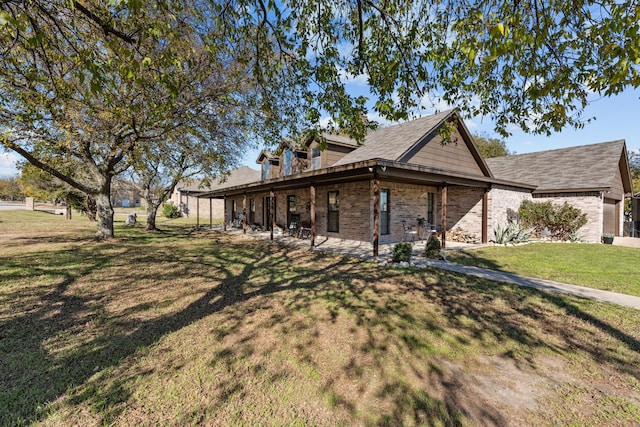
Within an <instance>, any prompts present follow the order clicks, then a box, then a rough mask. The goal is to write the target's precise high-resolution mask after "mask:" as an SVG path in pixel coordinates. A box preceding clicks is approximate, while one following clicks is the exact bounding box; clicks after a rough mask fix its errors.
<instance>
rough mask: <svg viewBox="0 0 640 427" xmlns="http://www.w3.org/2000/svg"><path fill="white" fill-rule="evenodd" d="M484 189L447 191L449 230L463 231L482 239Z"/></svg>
mask: <svg viewBox="0 0 640 427" xmlns="http://www.w3.org/2000/svg"><path fill="white" fill-rule="evenodd" d="M483 195H484V188H474V187H449V188H448V189H447V230H454V229H456V228H459V229H461V230H462V231H464V232H465V233H467V234H469V235H472V236H474V237H475V238H476V239H478V241H481V239H482V198H483Z"/></svg>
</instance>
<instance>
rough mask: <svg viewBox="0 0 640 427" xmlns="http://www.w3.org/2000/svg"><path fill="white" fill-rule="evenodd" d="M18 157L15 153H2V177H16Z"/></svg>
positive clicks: (0, 172) (0, 164)
mask: <svg viewBox="0 0 640 427" xmlns="http://www.w3.org/2000/svg"><path fill="white" fill-rule="evenodd" d="M17 161H18V156H17V155H15V154H13V153H0V176H5V177H6V176H15V175H17V174H18V169H17V168H16V162H17Z"/></svg>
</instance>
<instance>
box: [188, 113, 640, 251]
mask: <svg viewBox="0 0 640 427" xmlns="http://www.w3.org/2000/svg"><path fill="white" fill-rule="evenodd" d="M445 134H448V135H449V136H448V137H447V138H446V140H445V138H444V137H443V135H445ZM616 147H618V149H619V151H618V152H616V153H613V150H609V151H604V152H597V153H596V152H593V154H594V155H599V156H600V155H602V156H605V157H604V158H601V161H604V162H611V161H612V158H611V156H612V155H613V154H615V156H614V157H615V158H614V159H613V161H614V163H615V164H616V165H618V166H619V174H618V175H615V176H618V177H619V181H620V183H619V184H614V181H615V179H614V178H615V177H612V179H611V180H610V181H611V182H610V183H608V184H607V185H605V183H601V185H600V186H598V187H594V188H586V187H585V188H582V187H577V188H576V189H575V191H574V192H568V191H566V192H565V191H564V190H563V191H560V189H559V188H551V187H550V186H549V185H547V184H546V182H541V184H543V186H542V187H541V190H543V192H541V193H539V194H544V195H545V196H546V197H554V196H555V195H556V194H558V193H562V194H563V197H569V196H570V195H572V194H574V193H576V194H578V193H579V194H589V195H591V194H592V193H595V192H598V191H601V192H602V194H610V196H607V197H604V196H602V209H603V211H604V209H605V208H604V206H605V204H609V201H610V200H611V201H615V202H616V203H617V201H619V198H620V197H623V195H624V194H627V193H629V192H630V191H629V185H628V182H627V177H628V176H629V174H628V162H626V157H624V156H626V151H625V149H624V142H622V145H620V144H618V145H616ZM322 148H323V149H322ZM276 153H280V154H274V153H272V152H267V151H263V152H262V153H261V154H260V156H259V157H258V160H257V162H258V164H260V166H261V172H260V177H259V179H258V180H256V181H254V182H250V183H245V184H240V185H235V186H226V187H225V188H221V189H215V190H212V191H208V192H204V193H202V194H200V195H198V197H200V198H205V199H206V198H208V199H222V200H224V212H225V219H226V220H227V222H228V221H229V220H231V219H234V218H236V217H237V216H238V213H239V212H240V213H242V214H243V216H242V217H243V218H247V221H248V222H249V223H250V224H256V225H260V226H262V227H263V228H266V229H271V230H273V229H274V227H273V226H274V225H279V226H280V227H285V228H286V227H287V225H288V224H290V223H292V222H296V223H298V224H299V225H301V226H303V227H305V228H308V229H310V235H311V242H310V243H311V245H312V246H314V244H315V238H316V236H323V237H336V238H341V239H349V240H357V241H365V242H371V243H372V244H373V252H374V256H377V253H378V245H379V244H380V243H391V242H398V241H401V240H403V239H404V238H405V237H406V236H405V235H406V233H405V228H404V225H405V224H406V225H408V226H412V227H416V226H418V224H419V223H420V222H421V221H420V220H423V221H424V222H426V223H427V224H429V225H430V226H431V227H434V228H435V229H436V230H438V231H440V233H441V240H442V244H443V246H446V241H447V232H448V231H450V230H453V229H461V230H464V232H465V233H466V234H467V235H471V236H474V237H475V238H476V239H477V240H478V241H480V242H487V241H488V239H489V236H490V235H492V234H493V230H494V228H495V227H496V226H497V225H499V224H506V223H507V221H509V219H510V218H511V217H512V215H513V212H514V211H517V210H518V207H519V205H520V202H521V201H522V200H525V199H527V200H532V199H533V198H534V197H536V196H537V195H538V193H536V190H537V189H538V187H539V185H540V183H538V182H536V179H534V178H532V177H528V176H526V174H520V175H514V176H509V175H508V174H507V173H506V172H504V171H505V170H508V169H509V167H508V166H506V165H505V166H504V167H503V168H501V167H500V166H496V168H497V170H498V171H499V173H497V174H496V173H494V172H493V170H492V168H491V167H490V163H489V162H487V161H485V160H484V159H483V158H482V156H481V155H480V153H479V152H478V149H477V146H476V145H475V143H474V141H473V138H472V136H471V134H470V133H469V130H468V129H467V127H466V126H465V124H464V122H463V121H462V119H461V117H460V116H459V114H458V112H457V111H456V110H449V111H445V112H442V113H438V114H434V115H431V116H427V117H423V118H420V119H417V120H413V121H409V122H405V123H402V124H398V125H395V126H390V127H387V128H383V129H379V130H377V131H375V132H372V133H370V134H368V135H367V136H366V137H365V140H364V142H363V144H361V145H359V144H357V143H356V142H354V141H352V140H350V139H349V138H346V137H344V136H340V135H322V136H321V137H319V138H309V139H307V140H306V141H303V142H302V143H301V144H300V145H295V144H294V143H292V142H290V141H288V142H284V143H283V144H281V146H280V147H278V150H276ZM516 159H517V157H516ZM513 167H518V165H517V164H514V166H513ZM563 167H564V166H563ZM563 167H560V169H562V168H563ZM624 168H626V169H624ZM614 169H615V168H614ZM623 169H624V170H623ZM526 170H528V168H527V167H524V168H523V171H526ZM604 173H605V172H604V171H603V172H602V174H603V175H604ZM607 189H609V191H611V192H612V193H613V192H615V195H614V194H612V193H606V191H607ZM598 194H601V193H598ZM576 197H577V196H576ZM589 197H591V196H589ZM604 199H607V202H606V203H605V200H604ZM613 204H614V207H615V206H617V205H616V204H615V203H613ZM616 212H617V211H616ZM245 215H246V216H245ZM603 221H604V220H603ZM603 224H604V222H603ZM614 227H615V224H614ZM600 231H601V230H598V231H597V232H598V233H599V232H600ZM594 233H596V231H595V230H594ZM594 236H595V234H594ZM598 240H599V236H598Z"/></svg>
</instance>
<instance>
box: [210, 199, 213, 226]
mask: <svg viewBox="0 0 640 427" xmlns="http://www.w3.org/2000/svg"><path fill="white" fill-rule="evenodd" d="M212 207H213V202H212V201H211V197H209V228H213V210H212Z"/></svg>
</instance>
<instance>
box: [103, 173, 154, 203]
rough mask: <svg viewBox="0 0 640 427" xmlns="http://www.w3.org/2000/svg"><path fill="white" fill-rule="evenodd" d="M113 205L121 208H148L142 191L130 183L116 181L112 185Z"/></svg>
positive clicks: (120, 180)
mask: <svg viewBox="0 0 640 427" xmlns="http://www.w3.org/2000/svg"><path fill="white" fill-rule="evenodd" d="M111 205H112V206H114V207H119V208H134V207H140V206H146V205H147V202H146V200H145V199H144V198H143V197H142V194H141V193H140V190H138V188H137V187H136V186H135V185H133V184H132V183H131V182H129V181H125V180H122V179H114V180H113V183H112V184H111Z"/></svg>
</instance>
